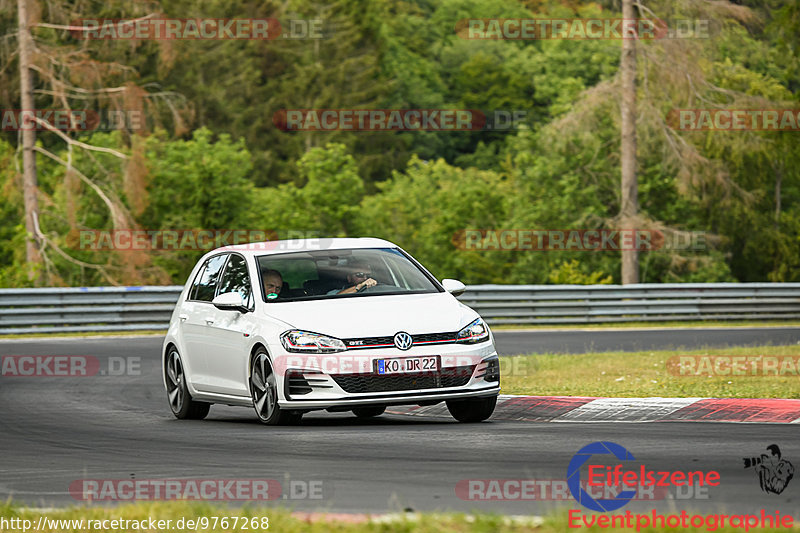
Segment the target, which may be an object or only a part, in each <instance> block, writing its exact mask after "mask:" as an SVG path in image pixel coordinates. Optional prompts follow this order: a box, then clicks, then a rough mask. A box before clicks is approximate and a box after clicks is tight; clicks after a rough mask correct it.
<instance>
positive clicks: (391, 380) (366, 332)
mask: <svg viewBox="0 0 800 533" xmlns="http://www.w3.org/2000/svg"><path fill="white" fill-rule="evenodd" d="M464 290H465V287H464V285H463V284H462V283H461V282H459V281H456V280H451V279H445V280H442V282H441V283H440V282H439V281H437V280H436V278H434V277H433V276H432V275H431V273H430V272H428V271H427V270H426V269H425V268H424V267H423V266H422V265H420V264H419V263H418V262H417V261H416V260H414V259H413V258H412V257H411V256H410V255H409V254H407V253H406V252H404V251H403V250H402V249H400V248H399V247H398V246H396V245H394V244H392V243H390V242H387V241H384V240H380V239H373V238H363V239H308V240H300V241H298V240H295V241H273V242H266V243H256V244H246V245H240V246H228V247H225V248H219V249H217V250H214V251H212V252H209V253H208V254H206V255H205V256H204V257H203V258H202V259H201V260H200V261H199V262H198V263H197V265H196V266H195V267H194V269H193V270H192V273H191V275H190V276H189V280H188V282H187V283H186V286H185V287H184V289H183V292H182V293H181V295H180V298H179V300H178V303H177V305H176V307H175V311H174V312H173V314H172V320H171V321H170V326H169V331H168V332H167V336H166V339H165V340H164V346H163V354H162V355H163V361H162V368H163V378H164V386H165V387H166V391H167V397H168V401H169V406H170V409H171V410H172V412H173V414H174V415H175V416H176V417H178V418H194V419H199V418H204V417H205V416H206V415H207V414H208V410H209V407H210V406H211V404H214V403H220V404H225V405H238V406H244V407H255V411H256V415H257V416H258V418H259V419H260V420H261V421H262V422H264V423H265V424H292V423H297V422H299V421H300V419H301V417H302V416H303V414H304V413H307V412H309V411H313V410H317V409H327V410H328V411H352V412H353V413H354V414H355V415H356V416H359V417H371V416H377V415H380V414H382V413H383V412H384V410H385V409H386V407H387V406H389V405H433V404H437V403H439V402H442V401H444V402H447V408H448V410H449V411H450V413H451V414H452V415H453V417H454V418H456V419H457V420H459V421H461V422H479V421H481V420H485V419H487V418H489V416H491V414H492V412H493V411H494V407H495V403H496V401H497V395H498V393H499V391H500V366H499V362H498V358H497V350H496V349H495V346H494V339H493V337H492V333H491V331H490V330H489V328H488V327H487V326H486V324H485V323H484V322H483V320H482V319H481V317H480V316H478V314H477V313H476V312H475V311H473V310H472V309H470V308H469V307H467V306H466V305H464V304H462V303H460V302H459V301H458V300H457V299H456V298H455V296H454V295H458V294H461V293H462V292H464Z"/></svg>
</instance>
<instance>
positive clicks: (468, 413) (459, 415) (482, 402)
mask: <svg viewBox="0 0 800 533" xmlns="http://www.w3.org/2000/svg"><path fill="white" fill-rule="evenodd" d="M495 405H497V396H492V397H490V398H470V399H468V400H448V401H447V410H448V411H450V414H451V415H453V418H455V419H456V420H458V421H459V422H483V421H484V420H486V419H487V418H489V417H490V416H492V413H493V412H494V408H495Z"/></svg>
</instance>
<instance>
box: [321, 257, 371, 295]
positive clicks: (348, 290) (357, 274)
mask: <svg viewBox="0 0 800 533" xmlns="http://www.w3.org/2000/svg"><path fill="white" fill-rule="evenodd" d="M377 284H378V282H377V281H375V280H374V279H372V267H370V266H369V265H368V264H367V263H360V262H359V263H352V264H350V265H349V272H348V273H347V285H345V286H344V287H342V288H341V289H333V290H332V291H328V294H353V293H355V292H358V291H361V290H363V289H366V288H369V287H374V286H375V285H377Z"/></svg>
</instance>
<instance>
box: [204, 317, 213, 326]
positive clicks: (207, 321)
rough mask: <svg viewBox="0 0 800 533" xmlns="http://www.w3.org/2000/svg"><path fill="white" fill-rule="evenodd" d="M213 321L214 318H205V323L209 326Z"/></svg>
mask: <svg viewBox="0 0 800 533" xmlns="http://www.w3.org/2000/svg"><path fill="white" fill-rule="evenodd" d="M213 323H214V319H213V318H206V324H208V325H209V326H210V325H211V324H213Z"/></svg>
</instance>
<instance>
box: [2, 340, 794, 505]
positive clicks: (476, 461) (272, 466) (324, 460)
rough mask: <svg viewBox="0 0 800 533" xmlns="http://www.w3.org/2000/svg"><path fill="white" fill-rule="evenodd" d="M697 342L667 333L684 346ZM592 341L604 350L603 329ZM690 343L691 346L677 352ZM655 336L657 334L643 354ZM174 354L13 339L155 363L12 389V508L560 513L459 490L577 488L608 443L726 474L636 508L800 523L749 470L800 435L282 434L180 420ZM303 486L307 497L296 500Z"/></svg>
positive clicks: (634, 429)
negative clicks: (251, 506)
mask: <svg viewBox="0 0 800 533" xmlns="http://www.w3.org/2000/svg"><path fill="white" fill-rule="evenodd" d="M743 331H745V332H746V331H747V330H743ZM767 332H768V334H769V339H770V340H771V341H772V343H773V344H780V342H779V341H778V340H777V339H786V340H787V342H791V343H794V342H796V341H797V339H798V335H799V334H800V330H798V329H789V328H787V329H785V330H780V332H778V331H772V330H767ZM694 333H695V332H694V331H692V332H690V333H688V334H687V333H685V332H672V331H670V332H668V333H663V334H662V335H664V337H663V338H665V339H668V338H672V339H673V341H672V342H673V343H674V344H675V345H678V344H681V343H684V344H685V343H687V342H688V341H687V340H686V339H689V337H690V336H691V335H693V334H694ZM778 333H780V335H782V336H777V334H778ZM614 334H615V335H616V336H617V337H618V342H619V340H620V338H622V337H625V336H626V335H630V336H636V335H638V333H636V332H627V333H626V332H614ZM526 335H528V343H529V346H535V347H536V348H535V350H536V351H540V350H541V349H540V348H539V346H540V343H539V340H540V339H539V337H544V338H545V339H552V337H551V336H552V335H553V334H549V333H548V334H542V333H535V332H534V333H527V334H526ZM591 335H592V336H593V337H595V338H598V332H593V333H591ZM678 335H680V337H677V338H678V339H682V340H679V341H676V340H675V339H676V336H678ZM737 335H740V333H738V332H737ZM751 335H753V336H751V337H750V339H752V341H753V342H757V341H758V339H759V338H761V337H758V336H757V335H760V332H758V333H752V334H751ZM519 336H520V334H519V333H510V332H509V333H501V334H500V335H498V337H499V338H500V345H501V347H503V346H513V342H512V341H514V342H515V341H516V340H518V339H519ZM564 337H569V339H568V340H567V339H565V338H564ZM575 337H580V335H579V334H578V332H576V333H570V334H568V335H564V334H562V342H565V343H566V344H565V346H571V345H572V344H571V343H573V342H580V341H575V340H574V339H575ZM724 337H725V338H726V340H727V341H728V342H740V341H742V339H745V338H746V337H741V336H740V337H734V336H733V335H732V334H731V333H730V332H728V333H726V334H725V335H724ZM657 340H658V337H657V336H654V337H650V338H646V339H644V340H642V341H641V342H643V343H652V342H657ZM547 342H554V341H552V340H550V341H547ZM603 342H610V341H603ZM544 344H546V342H544V341H542V345H544ZM709 344H711V343H710V342H709ZM160 346H161V339H160V338H156V337H146V338H120V339H92V340H86V339H75V340H25V341H3V342H0V355H2V356H6V355H89V356H94V357H96V358H97V359H98V360H99V362H100V368H101V369H105V368H108V363H109V358H114V357H123V358H128V357H131V358H140V362H141V371H140V372H139V373H138V374H137V372H130V373H126V375H118V376H110V375H108V374H107V373H106V375H102V374H104V372H103V371H101V372H99V373H98V375H96V376H93V377H83V378H81V377H70V378H59V377H0V499H2V500H6V499H8V498H9V497H12V498H13V499H14V500H16V501H21V502H25V503H26V504H28V505H33V506H37V507H49V506H53V505H58V506H61V505H70V504H83V502H80V501H78V499H76V498H75V497H73V496H72V495H71V494H70V491H69V486H70V484H71V483H73V482H75V481H76V480H83V479H94V480H102V479H113V480H130V479H136V480H146V479H166V478H172V479H174V478H203V479H206V478H222V479H240V478H245V479H252V478H259V479H265V478H266V479H274V480H277V481H279V482H280V483H281V484H282V485H283V490H284V492H283V496H287V498H283V496H282V497H281V498H280V499H278V500H277V502H270V503H267V504H266V505H272V504H274V503H278V504H280V505H289V506H292V507H293V508H295V509H298V510H332V511H339V512H342V511H344V512H384V511H399V510H403V509H413V510H462V511H469V510H484V511H491V512H503V513H508V514H515V515H516V514H520V515H522V514H542V513H545V512H546V511H547V510H548V509H550V508H551V507H552V506H554V505H557V506H561V507H565V508H572V509H576V508H580V506H579V505H578V504H577V503H576V502H575V501H574V500H572V499H571V498H569V497H568V496H567V499H565V500H561V501H555V502H554V501H515V500H511V501H486V502H478V501H467V500H465V499H461V498H459V496H457V494H456V486H457V484H458V483H459V481H461V480H476V479H484V480H486V479H537V480H563V479H565V477H566V469H567V465H568V464H569V461H570V459H571V458H572V456H573V455H574V454H575V453H576V452H577V451H578V450H579V449H580V448H581V447H583V446H585V445H587V444H589V443H591V442H594V441H600V440H604V441H612V442H615V443H618V444H620V445H622V446H624V447H625V448H627V449H628V450H629V451H630V452H631V453H632V454H634V456H635V457H636V460H637V461H639V463H636V464H637V465H638V464H644V465H646V467H647V469H648V470H657V471H661V470H681V471H697V470H703V471H708V470H715V471H718V472H719V473H720V476H721V483H720V485H719V486H717V487H709V488H708V492H707V494H704V495H702V497H699V498H698V497H690V498H687V499H683V498H680V497H677V498H676V496H680V495H677V494H675V493H673V491H674V488H672V489H670V492H669V494H666V495H665V494H662V497H666V498H668V499H666V500H665V499H659V500H656V501H654V502H649V501H641V502H631V503H630V504H629V505H627V506H626V507H625V508H623V509H622V511H625V510H632V511H636V510H644V509H650V508H655V509H657V510H658V511H659V512H662V513H666V512H674V511H677V512H680V510H687V511H689V510H693V511H696V512H700V513H712V512H717V511H720V510H727V511H728V512H737V513H741V512H744V511H748V512H758V511H760V510H762V509H763V510H766V511H767V512H772V511H775V510H776V509H777V510H780V512H781V513H783V514H792V515H793V516H795V518H798V517H799V516H800V510H798V505H797V502H798V500H800V479H794V480H793V481H792V482H790V483H789V485H788V487H787V488H786V490H785V491H784V492H783V493H782V494H780V495H775V494H766V493H764V492H762V491H761V489H760V488H759V481H758V477H757V475H756V473H755V472H754V471H753V469H745V468H744V467H743V462H742V458H743V457H751V456H759V455H760V454H762V453H765V448H766V446H768V445H770V444H773V443H776V444H778V445H779V446H780V447H781V450H782V452H783V457H784V459H788V460H789V461H792V462H793V463H794V464H795V465H798V466H800V441H798V439H797V435H798V427H796V425H786V424H781V425H779V424H774V425H773V424H730V423H715V424H711V423H708V424H706V423H641V424H622V423H620V424H609V423H603V424H592V423H531V422H514V421H489V422H485V423H481V424H458V423H456V422H454V421H451V420H449V419H420V418H418V417H408V416H399V415H384V416H382V417H379V418H377V419H373V420H367V421H361V420H358V419H356V418H355V417H353V416H352V415H350V414H349V413H348V414H328V413H324V412H319V413H310V414H307V415H306V416H305V417H304V419H303V424H302V425H301V426H298V427H277V428H272V427H265V426H262V425H261V424H259V423H258V422H257V421H256V418H255V414H254V413H252V412H251V410H249V409H245V408H232V407H221V406H214V407H212V409H211V413H210V414H209V417H208V419H206V420H204V421H179V420H176V419H174V418H173V417H172V415H171V413H170V411H169V408H168V406H167V402H166V395H165V392H164V390H163V388H162V385H161V381H160V379H161V378H160V367H159V349H160ZM596 346H597V345H596ZM603 346H605V344H604V345H603ZM502 349H503V351H505V352H507V351H509V350H510V351H511V352H513V349H511V348H502ZM523 351H528V352H530V351H534V350H533V349H528V350H523ZM611 464H613V463H611ZM795 477H797V476H795ZM290 486H293V487H300V489H301V490H296V491H295V492H294V493H292V492H291V491H290V490H289V489H288V487H290ZM304 486H314V487H317V489H318V490H317V491H316V493H315V495H316V496H317V498H316V499H307V498H305V497H304V494H305V491H304V490H302V487H304ZM687 496H688V495H687ZM512 497H513V495H512Z"/></svg>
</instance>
